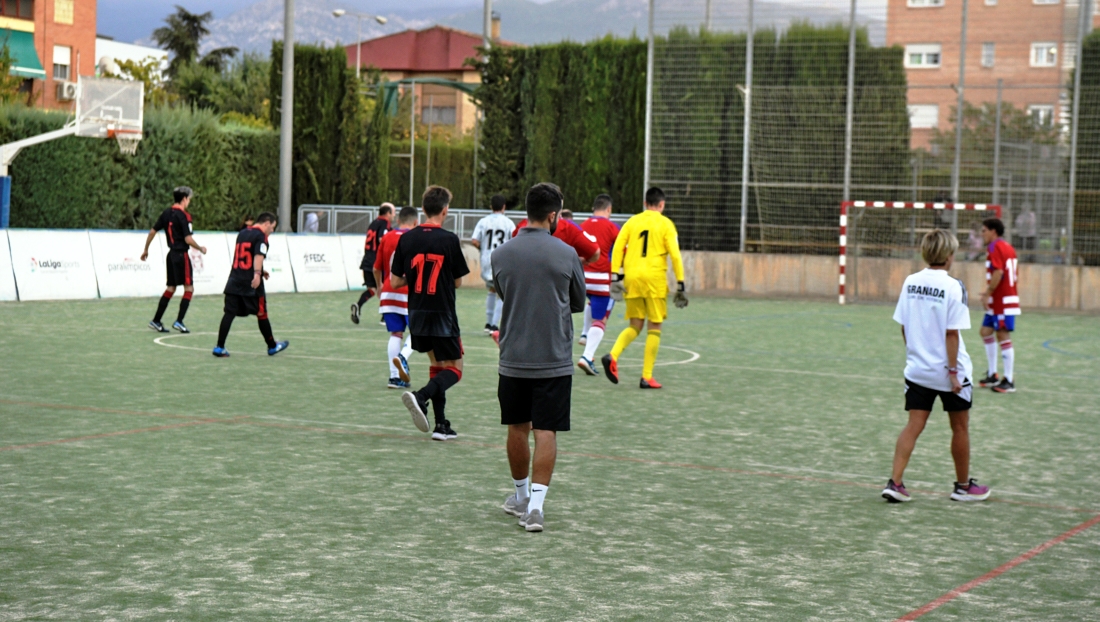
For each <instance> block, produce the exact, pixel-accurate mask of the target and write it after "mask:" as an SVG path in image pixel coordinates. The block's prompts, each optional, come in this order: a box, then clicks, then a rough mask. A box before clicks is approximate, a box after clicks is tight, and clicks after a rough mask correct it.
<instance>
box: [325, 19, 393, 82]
mask: <svg viewBox="0 0 1100 622" xmlns="http://www.w3.org/2000/svg"><path fill="white" fill-rule="evenodd" d="M345 15H352V16H354V17H355V31H356V39H355V79H357V80H358V79H359V71H360V67H361V65H362V57H363V18H367V19H373V20H374V21H376V22H378V23H379V24H381V25H383V26H384V25H385V24H386V22H387V21H389V20H387V19H386V18H385V17H382V16H381V15H371V14H370V13H349V12H347V11H345V10H344V9H336V10H335V11H333V12H332V16H333V17H343V16H345Z"/></svg>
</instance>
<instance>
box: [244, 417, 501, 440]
mask: <svg viewBox="0 0 1100 622" xmlns="http://www.w3.org/2000/svg"><path fill="white" fill-rule="evenodd" d="M387 416H388V415H387ZM395 416H403V417H404V418H406V419H407V418H408V413H402V414H401V415H395ZM252 418H253V419H271V420H273V421H285V422H287V423H311V424H314V425H327V426H332V427H334V428H361V429H364V430H385V431H387V432H396V433H398V434H406V435H410V436H411V435H413V433H414V432H416V433H417V434H421V432H420V431H419V430H416V429H415V428H412V427H411V426H405V427H400V428H399V427H395V426H385V425H366V424H360V423H346V422H339V421H317V420H315V419H294V418H291V417H276V416H275V415H253V416H252ZM459 438H461V439H467V438H474V439H478V440H482V441H489V440H493V439H491V438H489V437H487V436H476V435H474V434H466V433H462V434H460V435H459ZM498 440H499V439H498Z"/></svg>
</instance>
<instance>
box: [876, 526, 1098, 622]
mask: <svg viewBox="0 0 1100 622" xmlns="http://www.w3.org/2000/svg"><path fill="white" fill-rule="evenodd" d="M1098 524H1100V514H1097V515H1096V516H1093V517H1092V518H1090V519H1089V520H1087V521H1085V522H1083V523H1081V524H1080V525H1077V526H1076V527H1074V528H1072V529H1070V530H1069V531H1066V532H1065V533H1062V534H1061V535H1058V536H1055V537H1053V538H1051V539H1050V540H1047V541H1046V542H1044V543H1042V544H1040V545H1039V546H1037V547H1035V548H1033V549H1031V550H1030V551H1028V552H1026V553H1023V554H1022V555H1020V556H1018V557H1016V558H1015V559H1012V560H1009V561H1007V562H1005V563H1003V564H1001V565H1000V566H997V567H996V568H994V569H993V570H990V571H989V572H987V573H985V574H983V575H982V576H980V577H978V578H976V579H972V580H970V581H967V582H966V583H963V584H962V585H960V586H959V587H957V588H955V589H953V590H951V591H950V592H947V593H946V594H944V595H943V596H940V597H939V598H937V599H935V600H933V601H931V602H929V603H928V604H926V605H924V606H923V607H920V608H918V609H914V610H912V611H910V612H909V613H907V614H905V615H903V616H901V617H900V618H898V619H897V620H895V622H902V621H904V620H916V619H917V618H919V617H921V616H923V615H924V614H926V613H930V612H932V611H934V610H936V609H938V608H940V607H941V606H943V605H945V604H947V603H949V602H951V601H953V600H955V599H956V598H958V597H959V596H962V595H963V594H965V593H967V592H969V591H970V590H972V589H974V588H976V587H978V586H979V585H981V584H983V583H986V582H988V581H991V580H993V579H996V578H997V577H999V576H1001V575H1002V574H1004V573H1006V572H1008V571H1009V570H1012V569H1013V568H1015V567H1016V566H1019V565H1020V564H1022V563H1024V562H1026V561H1028V560H1029V559H1031V558H1033V557H1035V556H1036V555H1039V554H1041V553H1043V552H1044V551H1046V550H1047V549H1049V548H1052V547H1054V546H1056V545H1058V544H1061V543H1063V542H1065V541H1066V540H1069V539H1070V538H1072V537H1073V536H1076V535H1077V534H1079V533H1081V532H1082V531H1085V530H1086V529H1088V528H1090V527H1094V526H1096V525H1098Z"/></svg>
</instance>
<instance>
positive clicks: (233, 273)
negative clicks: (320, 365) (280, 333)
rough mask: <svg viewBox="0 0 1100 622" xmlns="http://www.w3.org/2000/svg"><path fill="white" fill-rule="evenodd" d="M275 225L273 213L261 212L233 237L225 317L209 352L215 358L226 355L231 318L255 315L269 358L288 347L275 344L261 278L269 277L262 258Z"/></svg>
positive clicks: (286, 343)
mask: <svg viewBox="0 0 1100 622" xmlns="http://www.w3.org/2000/svg"><path fill="white" fill-rule="evenodd" d="M275 224H276V219H275V214H272V213H271V212H264V213H262V214H260V215H259V216H257V217H256V224H254V225H252V226H251V227H246V228H244V229H241V232H240V233H238V234H237V243H236V244H235V245H234V247H233V249H234V250H233V268H232V270H230V272H229V280H228V281H227V282H226V284H225V315H223V316H222V323H221V326H220V327H219V328H218V346H217V347H216V348H214V352H213V354H214V356H216V357H219V358H225V357H227V356H229V352H228V351H227V350H226V349H225V339H226V337H228V336H229V329H230V327H232V326H233V318H236V317H245V316H247V315H255V316H256V319H257V320H259V324H260V334H262V335H263V336H264V341H266V342H267V353H268V354H269V355H271V356H274V355H276V354H278V353H280V352H282V351H283V350H286V348H287V346H289V345H290V342H289V341H278V342H276V341H275V337H274V336H273V335H272V333H271V322H270V321H269V320H268V319H267V295H266V293H265V292H264V279H266V278H268V277H270V276H271V275H270V274H269V273H267V272H265V271H264V259H265V258H266V257H267V236H269V235H271V234H272V232H274V231H275Z"/></svg>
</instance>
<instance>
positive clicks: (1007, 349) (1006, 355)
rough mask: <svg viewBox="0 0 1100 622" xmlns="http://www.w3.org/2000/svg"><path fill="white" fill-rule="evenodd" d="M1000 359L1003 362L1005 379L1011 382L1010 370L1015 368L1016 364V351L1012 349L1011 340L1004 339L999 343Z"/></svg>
mask: <svg viewBox="0 0 1100 622" xmlns="http://www.w3.org/2000/svg"><path fill="white" fill-rule="evenodd" d="M1001 359H1003V360H1004V364H1005V379H1006V380H1008V381H1009V382H1013V380H1012V371H1013V369H1012V368H1013V367H1015V364H1016V349H1015V348H1013V347H1012V340H1011V339H1005V340H1004V341H1002V342H1001Z"/></svg>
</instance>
